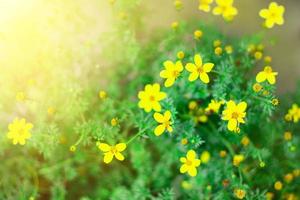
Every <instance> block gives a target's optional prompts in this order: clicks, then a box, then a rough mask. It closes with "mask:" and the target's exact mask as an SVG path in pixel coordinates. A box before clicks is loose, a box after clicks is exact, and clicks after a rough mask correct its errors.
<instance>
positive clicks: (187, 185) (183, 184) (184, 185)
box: [181, 181, 193, 190]
mask: <svg viewBox="0 0 300 200" xmlns="http://www.w3.org/2000/svg"><path fill="white" fill-rule="evenodd" d="M181 187H182V188H183V189H185V190H190V189H192V188H193V185H192V184H191V183H189V182H188V181H182V182H181Z"/></svg>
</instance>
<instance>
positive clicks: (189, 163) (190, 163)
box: [185, 159, 193, 166]
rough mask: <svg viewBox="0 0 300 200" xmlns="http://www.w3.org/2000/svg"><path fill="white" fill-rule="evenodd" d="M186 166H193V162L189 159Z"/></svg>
mask: <svg viewBox="0 0 300 200" xmlns="http://www.w3.org/2000/svg"><path fill="white" fill-rule="evenodd" d="M185 164H186V165H189V166H190V165H192V164H193V162H192V161H190V160H188V159H187V160H186V163H185Z"/></svg>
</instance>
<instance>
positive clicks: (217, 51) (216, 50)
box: [215, 47, 223, 56]
mask: <svg viewBox="0 0 300 200" xmlns="http://www.w3.org/2000/svg"><path fill="white" fill-rule="evenodd" d="M222 52H223V49H222V48H221V47H217V48H215V54H216V55H217V56H219V55H221V54H222Z"/></svg>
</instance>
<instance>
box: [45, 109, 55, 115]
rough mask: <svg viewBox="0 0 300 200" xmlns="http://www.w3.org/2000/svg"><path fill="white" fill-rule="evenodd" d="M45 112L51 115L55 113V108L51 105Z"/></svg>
mask: <svg viewBox="0 0 300 200" xmlns="http://www.w3.org/2000/svg"><path fill="white" fill-rule="evenodd" d="M47 113H48V115H53V114H54V113H55V109H54V108H53V107H49V108H48V109H47Z"/></svg>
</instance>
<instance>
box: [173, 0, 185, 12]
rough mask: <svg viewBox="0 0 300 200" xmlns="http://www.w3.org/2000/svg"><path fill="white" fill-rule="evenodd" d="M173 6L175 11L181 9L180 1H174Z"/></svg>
mask: <svg viewBox="0 0 300 200" xmlns="http://www.w3.org/2000/svg"><path fill="white" fill-rule="evenodd" d="M174 6H175V9H176V10H181V9H182V7H183V4H182V2H181V1H180V0H175V1H174Z"/></svg>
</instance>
